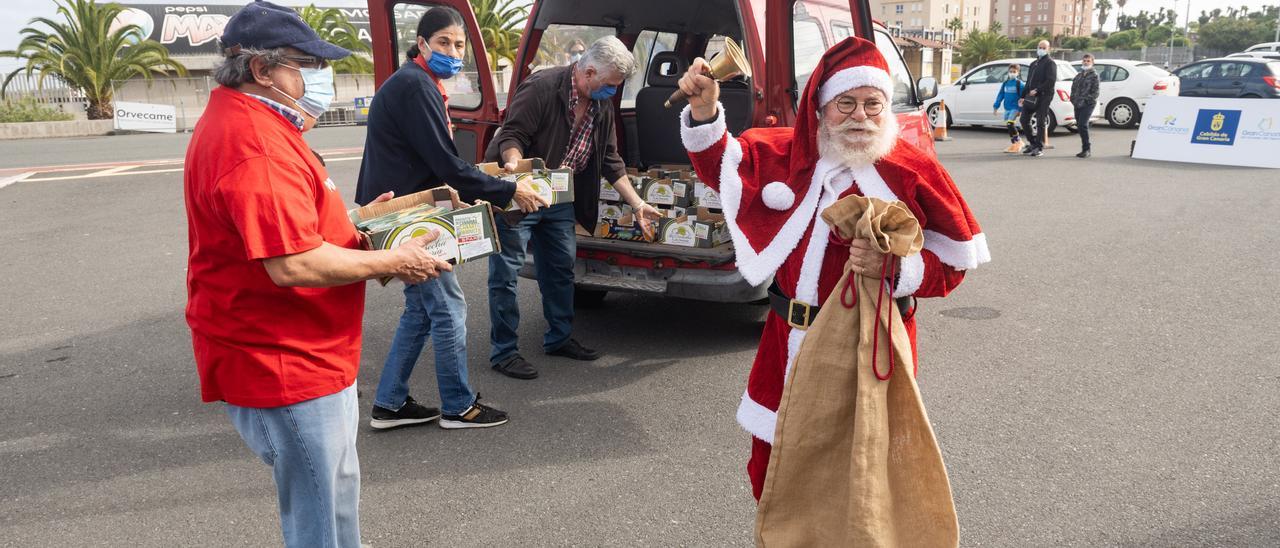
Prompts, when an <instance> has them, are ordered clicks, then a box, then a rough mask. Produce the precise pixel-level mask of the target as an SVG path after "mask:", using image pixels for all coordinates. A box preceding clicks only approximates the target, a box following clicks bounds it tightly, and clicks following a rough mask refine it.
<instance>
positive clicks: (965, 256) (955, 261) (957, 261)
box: [924, 230, 991, 270]
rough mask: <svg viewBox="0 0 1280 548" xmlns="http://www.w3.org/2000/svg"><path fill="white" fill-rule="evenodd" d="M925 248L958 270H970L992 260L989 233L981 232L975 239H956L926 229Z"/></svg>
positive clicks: (974, 236)
mask: <svg viewBox="0 0 1280 548" xmlns="http://www.w3.org/2000/svg"><path fill="white" fill-rule="evenodd" d="M924 248H925V249H928V250H929V251H932V252H933V254H934V255H937V256H938V259H939V260H941V261H942V262H944V263H946V264H948V265H951V267H952V268H955V269H956V270H970V269H973V268H977V267H978V265H980V264H983V263H988V262H991V251H989V250H988V249H987V235H986V234H983V233H981V232H979V233H978V234H974V235H973V239H971V240H967V241H963V242H961V241H956V240H952V239H951V238H948V237H946V236H944V235H942V234H941V233H938V232H934V231H932V230H926V231H924Z"/></svg>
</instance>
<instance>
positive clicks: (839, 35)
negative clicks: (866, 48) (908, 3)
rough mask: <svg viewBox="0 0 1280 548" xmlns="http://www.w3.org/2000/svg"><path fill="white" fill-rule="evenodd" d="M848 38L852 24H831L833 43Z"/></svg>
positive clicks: (851, 34)
mask: <svg viewBox="0 0 1280 548" xmlns="http://www.w3.org/2000/svg"><path fill="white" fill-rule="evenodd" d="M919 6H920V5H919V4H916V7H919ZM850 36H853V25H852V24H850V23H846V22H844V21H832V22H831V40H833V41H835V42H839V41H841V40H844V39H845V38H848V37H850Z"/></svg>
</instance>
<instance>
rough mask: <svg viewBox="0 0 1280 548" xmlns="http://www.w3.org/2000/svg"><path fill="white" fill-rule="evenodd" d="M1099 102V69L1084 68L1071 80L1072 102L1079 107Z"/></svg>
mask: <svg viewBox="0 0 1280 548" xmlns="http://www.w3.org/2000/svg"><path fill="white" fill-rule="evenodd" d="M1097 102H1098V70H1097V69H1091V70H1082V71H1080V73H1079V74H1077V75H1076V78H1075V80H1072V81H1071V104H1072V105H1075V106H1077V107H1082V106H1085V105H1089V104H1093V103H1097Z"/></svg>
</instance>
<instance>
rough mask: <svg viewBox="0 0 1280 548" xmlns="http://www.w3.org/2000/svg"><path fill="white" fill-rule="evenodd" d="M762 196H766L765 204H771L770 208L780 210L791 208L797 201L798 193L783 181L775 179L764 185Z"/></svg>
mask: <svg viewBox="0 0 1280 548" xmlns="http://www.w3.org/2000/svg"><path fill="white" fill-rule="evenodd" d="M761 197H762V198H764V205H766V206H769V209H776V210H778V211H786V210H788V209H791V206H793V205H795V203H796V193H795V192H794V191H792V190H791V187H789V186H787V184H786V183H783V182H781V181H774V182H772V183H769V184H767V185H764V190H763V191H762V192H761Z"/></svg>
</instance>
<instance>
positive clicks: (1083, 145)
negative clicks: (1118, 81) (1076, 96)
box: [1074, 102, 1098, 150]
mask: <svg viewBox="0 0 1280 548" xmlns="http://www.w3.org/2000/svg"><path fill="white" fill-rule="evenodd" d="M1097 105H1098V103H1097V102H1089V103H1085V104H1083V105H1074V106H1075V107H1076V127H1077V128H1079V131H1080V150H1089V117H1091V116H1093V109H1094V107H1096V106H1097Z"/></svg>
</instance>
